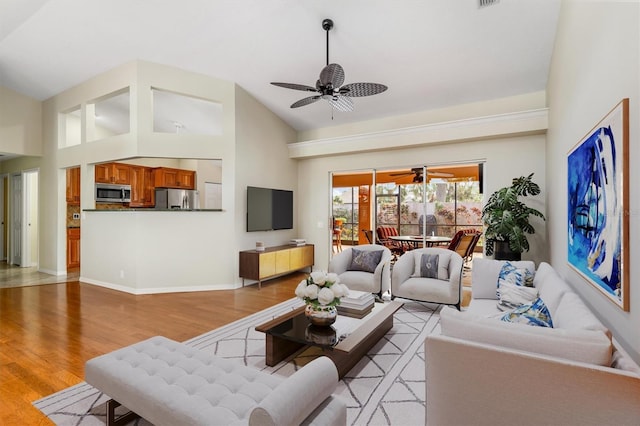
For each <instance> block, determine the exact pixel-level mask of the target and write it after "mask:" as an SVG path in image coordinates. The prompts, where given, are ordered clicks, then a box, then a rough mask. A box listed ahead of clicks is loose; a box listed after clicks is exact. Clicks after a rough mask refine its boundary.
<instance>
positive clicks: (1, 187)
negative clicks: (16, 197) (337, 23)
mask: <svg viewBox="0 0 640 426" xmlns="http://www.w3.org/2000/svg"><path fill="white" fill-rule="evenodd" d="M8 185H9V178H8V176H7V175H0V261H5V260H7V253H8V249H7V227H8V225H9V213H8V211H7V206H8V204H9V203H8V200H7V195H8V194H9V187H8Z"/></svg>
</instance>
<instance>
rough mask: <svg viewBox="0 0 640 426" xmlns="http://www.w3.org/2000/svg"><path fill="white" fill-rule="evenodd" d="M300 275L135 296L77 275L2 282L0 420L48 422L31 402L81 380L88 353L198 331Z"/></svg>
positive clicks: (278, 294)
mask: <svg viewBox="0 0 640 426" xmlns="http://www.w3.org/2000/svg"><path fill="white" fill-rule="evenodd" d="M305 276H306V274H302V273H297V274H292V275H288V276H285V277H282V278H277V279H274V280H270V281H266V282H264V283H263V285H262V290H258V288H257V286H247V287H244V288H240V289H236V290H222V291H206V292H191V293H168V294H156V295H141V296H134V295H131V294H128V293H123V292H118V291H115V290H110V289H106V288H102V287H98V286H94V285H89V284H84V283H80V282H78V281H75V282H69V283H60V284H47V285H35V286H30V287H16V288H0V419H1V420H0V423H1V424H3V425H25V424H28V425H38V424H43V425H46V424H52V423H51V422H49V421H48V419H47V418H46V417H45V416H43V415H42V414H41V413H40V411H39V410H37V409H36V408H34V407H33V406H32V404H31V403H32V402H33V401H34V400H37V399H40V398H42V397H45V396H47V395H50V394H51V393H54V392H57V391H60V390H62V389H65V388H67V387H69V386H72V385H74V384H77V383H80V382H82V381H83V380H84V363H85V362H86V361H87V360H89V359H91V358H93V357H95V356H98V355H101V354H104V353H107V352H110V351H112V350H115V349H118V348H121V347H123V346H126V345H129V344H132V343H135V342H138V341H140V340H143V339H146V338H148V337H151V336H155V335H163V336H166V337H169V338H171V339H174V340H177V341H184V340H187V339H190V338H192V337H195V336H198V335H200V334H202V333H205V332H207V331H209V330H212V329H215V328H218V327H221V326H223V325H225V324H228V323H230V322H232V321H235V320H237V319H240V318H243V317H245V316H247V315H250V314H252V313H255V312H258V311H260V310H262V309H265V308H267V307H269V306H273V305H275V304H277V303H280V302H282V301H285V300H288V299H290V298H292V297H294V290H295V287H296V286H297V285H298V283H299V282H300V280H301V279H302V278H304V277H305Z"/></svg>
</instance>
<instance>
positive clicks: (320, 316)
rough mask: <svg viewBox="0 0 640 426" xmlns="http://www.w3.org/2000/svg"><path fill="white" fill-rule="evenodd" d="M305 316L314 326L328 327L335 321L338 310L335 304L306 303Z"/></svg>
mask: <svg viewBox="0 0 640 426" xmlns="http://www.w3.org/2000/svg"><path fill="white" fill-rule="evenodd" d="M304 314H305V316H306V317H307V318H308V319H309V322H310V323H311V324H313V325H315V326H316V327H328V326H330V325H331V324H333V323H334V322H336V317H337V316H338V310H337V309H336V307H335V306H319V307H315V306H313V305H307V307H306V308H305V310H304Z"/></svg>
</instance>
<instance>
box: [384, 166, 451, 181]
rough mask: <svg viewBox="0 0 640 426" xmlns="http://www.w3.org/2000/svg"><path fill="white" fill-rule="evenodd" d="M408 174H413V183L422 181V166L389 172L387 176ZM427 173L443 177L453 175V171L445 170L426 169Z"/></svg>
mask: <svg viewBox="0 0 640 426" xmlns="http://www.w3.org/2000/svg"><path fill="white" fill-rule="evenodd" d="M409 175H414V176H413V182H414V183H422V181H423V180H424V176H423V175H422V167H414V168H412V169H411V170H410V171H406V172H400V173H390V174H389V176H409ZM427 175H429V176H433V177H443V178H448V177H453V173H445V172H430V171H427Z"/></svg>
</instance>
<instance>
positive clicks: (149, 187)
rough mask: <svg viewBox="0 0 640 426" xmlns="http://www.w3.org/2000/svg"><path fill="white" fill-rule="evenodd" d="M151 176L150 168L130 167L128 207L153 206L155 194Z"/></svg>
mask: <svg viewBox="0 0 640 426" xmlns="http://www.w3.org/2000/svg"><path fill="white" fill-rule="evenodd" d="M151 176H152V173H151V168H149V167H144V166H131V202H130V203H129V206H130V207H153V206H155V193H154V186H153V181H152V179H151Z"/></svg>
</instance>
